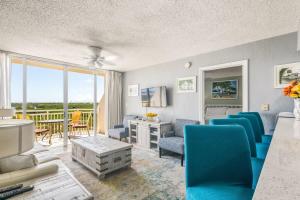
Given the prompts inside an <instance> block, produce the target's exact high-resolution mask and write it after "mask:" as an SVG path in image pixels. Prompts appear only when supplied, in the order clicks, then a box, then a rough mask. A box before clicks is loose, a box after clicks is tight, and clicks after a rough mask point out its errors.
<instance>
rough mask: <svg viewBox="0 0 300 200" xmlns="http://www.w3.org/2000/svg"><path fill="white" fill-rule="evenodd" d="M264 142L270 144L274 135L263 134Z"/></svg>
mask: <svg viewBox="0 0 300 200" xmlns="http://www.w3.org/2000/svg"><path fill="white" fill-rule="evenodd" d="M261 139H262V143H266V144H270V143H271V140H272V135H262V138H261Z"/></svg>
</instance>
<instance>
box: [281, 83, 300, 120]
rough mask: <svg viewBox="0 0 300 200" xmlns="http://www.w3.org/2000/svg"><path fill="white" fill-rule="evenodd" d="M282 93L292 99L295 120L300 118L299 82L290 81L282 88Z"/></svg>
mask: <svg viewBox="0 0 300 200" xmlns="http://www.w3.org/2000/svg"><path fill="white" fill-rule="evenodd" d="M283 94H284V95H285V96H288V97H291V98H293V99H294V115H295V118H296V120H300V82H299V81H292V82H291V83H289V85H288V86H286V87H285V88H283Z"/></svg>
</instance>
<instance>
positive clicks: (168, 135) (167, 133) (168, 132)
mask: <svg viewBox="0 0 300 200" xmlns="http://www.w3.org/2000/svg"><path fill="white" fill-rule="evenodd" d="M173 136H175V131H167V132H165V133H164V134H163V135H162V137H173Z"/></svg>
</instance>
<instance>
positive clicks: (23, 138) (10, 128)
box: [0, 119, 34, 158]
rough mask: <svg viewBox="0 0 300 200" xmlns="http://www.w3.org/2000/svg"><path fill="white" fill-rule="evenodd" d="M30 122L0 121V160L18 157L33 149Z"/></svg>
mask: <svg viewBox="0 0 300 200" xmlns="http://www.w3.org/2000/svg"><path fill="white" fill-rule="evenodd" d="M33 145H34V122H33V121H32V120H16V119H8V120H0V158H5V157H9V156H13V155H18V154H21V153H23V152H26V151H28V150H30V149H32V148H33Z"/></svg>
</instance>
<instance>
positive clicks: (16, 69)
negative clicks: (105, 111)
mask: <svg viewBox="0 0 300 200" xmlns="http://www.w3.org/2000/svg"><path fill="white" fill-rule="evenodd" d="M11 74H12V76H11V98H12V102H13V103H19V102H22V99H23V94H22V88H23V86H22V74H23V72H22V65H20V64H12V72H11ZM68 92H69V94H68V101H69V102H93V99H94V98H93V95H94V93H93V75H89V74H80V73H76V72H68ZM103 93H104V78H103V77H101V76H98V77H97V101H98V102H99V101H100V99H101V97H102V95H103ZM27 102H63V71H61V70H53V69H46V68H39V67H33V66H28V68H27Z"/></svg>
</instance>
